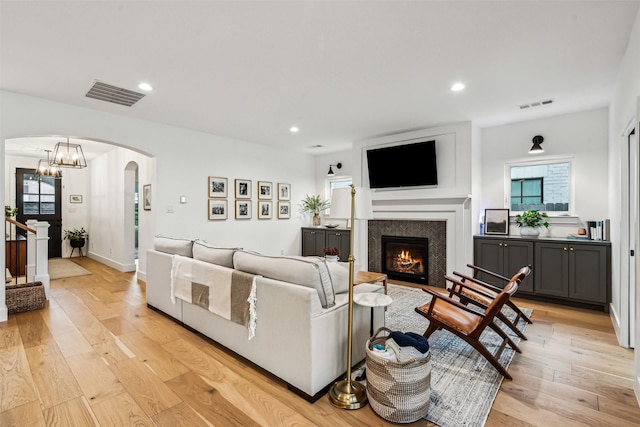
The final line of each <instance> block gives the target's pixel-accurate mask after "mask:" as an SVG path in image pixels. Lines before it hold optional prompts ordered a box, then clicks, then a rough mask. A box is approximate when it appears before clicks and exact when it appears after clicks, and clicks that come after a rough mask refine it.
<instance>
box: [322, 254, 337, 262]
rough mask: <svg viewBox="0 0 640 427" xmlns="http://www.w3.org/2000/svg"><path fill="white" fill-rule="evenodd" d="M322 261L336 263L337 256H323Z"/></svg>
mask: <svg viewBox="0 0 640 427" xmlns="http://www.w3.org/2000/svg"><path fill="white" fill-rule="evenodd" d="M324 259H325V260H327V262H338V255H325V256H324Z"/></svg>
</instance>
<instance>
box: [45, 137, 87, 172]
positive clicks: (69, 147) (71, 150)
mask: <svg viewBox="0 0 640 427" xmlns="http://www.w3.org/2000/svg"><path fill="white" fill-rule="evenodd" d="M49 164H50V165H51V166H57V167H59V168H74V169H82V168H86V167H87V161H86V159H85V158H84V152H83V151H82V147H81V146H80V144H71V143H69V138H67V142H58V143H57V144H56V147H55V149H54V151H53V158H52V159H51V163H49Z"/></svg>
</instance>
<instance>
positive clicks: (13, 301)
mask: <svg viewBox="0 0 640 427" xmlns="http://www.w3.org/2000/svg"><path fill="white" fill-rule="evenodd" d="M5 295H6V296H5V301H6V303H7V309H8V311H9V314H13V313H20V312H23V311H29V310H39V309H41V308H44V303H45V301H46V300H47V297H46V295H45V294H44V287H43V286H42V282H31V283H21V284H19V285H7V287H6V294H5Z"/></svg>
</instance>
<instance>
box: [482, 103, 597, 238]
mask: <svg viewBox="0 0 640 427" xmlns="http://www.w3.org/2000/svg"><path fill="white" fill-rule="evenodd" d="M607 133H608V111H607V109H606V108H600V109H597V110H590V111H584V112H580V113H574V114H566V115H561V116H555V117H550V118H545V119H537V120H530V121H525V122H519V123H512V124H508V125H504V126H496V127H490V128H485V129H482V156H481V161H480V162H481V164H482V194H481V195H480V196H479V205H480V209H482V210H484V209H487V208H505V207H506V206H505V197H506V195H505V184H504V180H505V163H507V162H518V161H531V160H546V159H553V158H558V157H563V158H566V157H571V158H572V161H573V174H574V191H575V197H574V200H575V206H574V209H573V212H574V213H575V215H576V216H577V217H579V218H580V219H581V220H582V221H585V220H592V219H605V218H609V210H608V207H607V203H606V202H607V200H608V191H609V189H608V167H609V166H608V162H607V156H608V153H607V140H608V134H607ZM535 135H542V136H543V137H544V142H543V145H542V146H543V147H544V154H542V155H530V154H529V153H528V151H529V148H531V145H532V142H531V140H532V138H533V137H534V136H535ZM474 196H475V194H474ZM560 221H562V222H560ZM550 222H551V226H550V228H549V231H548V234H547V235H549V236H554V237H564V236H566V235H567V234H568V233H575V232H576V231H577V228H578V227H579V226H582V225H581V223H580V221H576V220H570V219H569V220H565V219H563V220H560V219H555V218H552V219H551V221H550ZM510 234H518V228H517V227H514V226H512V227H510Z"/></svg>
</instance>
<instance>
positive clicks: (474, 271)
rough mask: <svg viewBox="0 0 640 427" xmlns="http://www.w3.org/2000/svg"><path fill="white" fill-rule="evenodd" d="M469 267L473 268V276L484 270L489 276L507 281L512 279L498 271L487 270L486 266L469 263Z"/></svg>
mask: <svg viewBox="0 0 640 427" xmlns="http://www.w3.org/2000/svg"><path fill="white" fill-rule="evenodd" d="M467 267H469V268H470V269H472V270H473V277H476V276H477V274H478V272H482V273H484V274H488V275H489V276H493V277H495V278H496V279H500V280H504V281H505V282H508V281H509V280H510V279H509V278H508V277H504V276H501V275H499V274H497V273H494V272H493V271H489V270H485V269H484V268H481V267H477V266H475V265H473V264H467Z"/></svg>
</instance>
